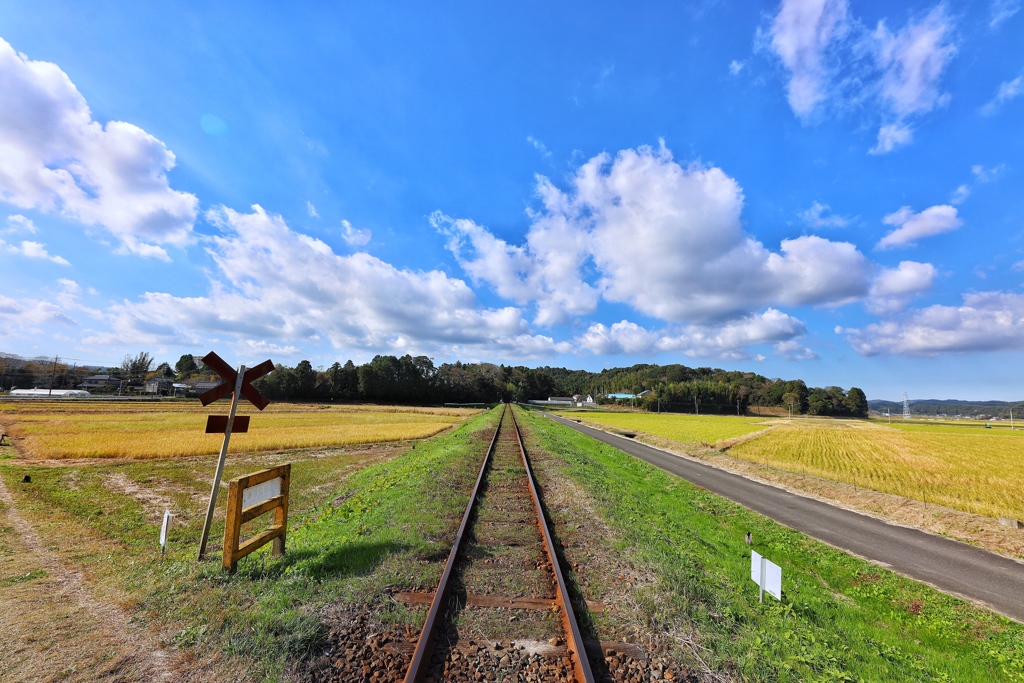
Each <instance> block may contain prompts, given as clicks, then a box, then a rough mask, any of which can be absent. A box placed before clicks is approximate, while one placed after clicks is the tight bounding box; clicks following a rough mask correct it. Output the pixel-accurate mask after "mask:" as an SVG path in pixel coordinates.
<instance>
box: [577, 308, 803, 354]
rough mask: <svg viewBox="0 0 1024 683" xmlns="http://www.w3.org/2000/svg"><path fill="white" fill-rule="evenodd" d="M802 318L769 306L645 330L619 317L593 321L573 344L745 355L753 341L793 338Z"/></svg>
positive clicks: (610, 350) (598, 349) (606, 350)
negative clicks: (714, 321) (710, 321)
mask: <svg viewBox="0 0 1024 683" xmlns="http://www.w3.org/2000/svg"><path fill="white" fill-rule="evenodd" d="M806 331H807V329H806V327H805V325H804V324H803V322H801V321H800V320H798V319H797V318H794V317H793V316H791V315H788V314H786V313H783V312H781V311H778V310H775V309H772V308H769V309H768V310H766V311H765V312H764V313H761V314H753V315H749V316H746V317H744V318H742V319H739V320H733V321H730V322H728V323H725V324H722V325H686V326H683V327H682V328H680V329H678V330H668V329H666V330H660V331H653V330H648V329H646V328H644V327H642V326H640V325H638V324H636V323H634V322H631V321H628V320H622V321H620V322H617V323H614V324H612V325H610V326H608V325H604V324H603V323H594V324H592V325H590V327H589V328H587V330H586V331H585V332H584V333H583V334H581V335H580V336H579V337H578V338H577V339H576V340H575V344H576V345H577V346H578V347H579V348H582V349H584V350H586V351H590V352H591V353H594V354H596V355H613V354H643V355H652V354H656V353H662V352H672V353H683V354H685V355H687V356H690V357H694V358H719V359H745V358H750V355H749V353H748V352H747V348H748V347H750V346H754V345H757V344H778V343H783V342H790V341H793V340H794V339H795V338H796V337H800V336H802V335H804V334H805V333H806Z"/></svg>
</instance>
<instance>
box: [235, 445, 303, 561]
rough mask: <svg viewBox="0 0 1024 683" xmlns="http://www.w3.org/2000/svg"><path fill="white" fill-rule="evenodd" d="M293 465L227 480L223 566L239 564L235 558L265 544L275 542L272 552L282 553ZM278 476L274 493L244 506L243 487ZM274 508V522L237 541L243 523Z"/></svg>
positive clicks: (243, 555)
mask: <svg viewBox="0 0 1024 683" xmlns="http://www.w3.org/2000/svg"><path fill="white" fill-rule="evenodd" d="M291 476H292V465H291V463H287V464H285V465H279V466H277V467H271V468H270V469H266V470H260V471H259V472H253V473H252V474H246V475H244V476H241V477H236V478H235V479H232V480H231V481H230V482H228V512H227V520H226V521H225V524H224V569H227V570H228V571H230V572H233V571H235V569H237V568H238V561H239V560H240V559H242V558H243V557H245V556H246V555H248V554H249V553H251V552H253V551H254V550H257V549H259V548H261V547H262V546H264V545H266V544H267V543H269V542H270V541H273V542H274V555H284V544H285V536H286V534H287V529H288V488H289V485H290V483H291ZM274 479H280V480H281V484H280V490H279V492H278V493H277V494H276V495H272V496H271V497H269V498H267V499H265V500H262V501H259V502H256V503H255V504H253V505H250V506H249V507H246V508H243V507H242V505H243V504H244V503H243V502H242V501H243V499H244V495H245V490H246V489H249V488H252V487H254V486H257V485H259V484H263V483H265V482H269V481H273V480H274ZM271 511H273V512H274V524H273V525H272V526H271V527H270V528H269V529H267V530H266V531H261V532H260V533H258V534H256V535H255V536H253V537H252V538H250V539H249V540H247V541H245V542H244V543H242V544H241V545H239V539H240V538H241V533H242V525H243V524H245V523H246V522H248V521H250V520H253V519H255V518H257V517H259V516H261V515H264V514H266V513H268V512H271Z"/></svg>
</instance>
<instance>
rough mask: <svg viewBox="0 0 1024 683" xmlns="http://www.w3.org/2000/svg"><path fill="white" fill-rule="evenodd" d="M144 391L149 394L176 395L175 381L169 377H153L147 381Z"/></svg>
mask: <svg viewBox="0 0 1024 683" xmlns="http://www.w3.org/2000/svg"><path fill="white" fill-rule="evenodd" d="M142 390H143V391H144V392H146V393H147V394H158V395H160V396H167V395H169V394H173V393H174V380H173V379H170V378H169V377H153V378H152V379H147V380H146V383H145V384H144V385H143V389H142Z"/></svg>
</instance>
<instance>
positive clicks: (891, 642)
mask: <svg viewBox="0 0 1024 683" xmlns="http://www.w3.org/2000/svg"><path fill="white" fill-rule="evenodd" d="M523 423H524V424H525V425H526V427H527V428H528V429H530V430H532V432H533V438H534V439H536V441H537V443H539V444H540V445H542V446H543V447H544V448H545V449H546V450H547V451H548V452H549V453H551V454H552V455H555V456H557V457H558V458H560V459H561V460H562V461H563V462H564V465H563V466H562V470H563V472H564V473H565V474H566V475H567V476H569V477H570V478H571V479H572V480H574V481H575V482H576V484H577V485H579V486H580V487H582V488H583V489H584V490H585V491H587V493H588V494H589V495H590V496H591V497H592V498H593V500H594V501H595V502H596V505H597V511H598V513H599V514H600V515H601V516H602V517H603V518H604V519H605V520H606V521H607V522H608V524H609V525H610V526H611V527H612V528H613V529H614V530H615V531H617V532H618V533H619V534H620V537H621V541H620V542H621V545H622V547H621V552H622V553H624V554H628V555H629V556H631V557H636V558H639V559H640V560H642V561H643V562H644V563H646V564H647V565H648V566H650V567H652V568H653V571H654V572H655V573H656V575H657V579H658V584H657V585H656V586H655V588H653V589H648V590H647V592H646V594H643V595H640V596H638V602H639V604H640V606H641V609H642V610H643V611H644V613H645V614H644V616H645V617H646V619H647V621H648V622H649V623H651V624H652V625H654V626H655V627H658V628H664V629H666V630H668V629H671V628H679V627H680V625H685V624H689V625H691V626H692V627H693V628H694V629H696V631H697V633H698V636H697V639H698V642H699V643H700V644H701V646H702V647H704V648H706V650H703V653H704V656H705V658H706V660H707V661H708V662H709V663H710V664H711V665H712V666H713V667H714V668H733V667H735V670H736V671H737V672H738V673H739V675H740V677H741V678H742V679H744V680H752V681H798V680H814V681H886V682H889V681H907V682H908V683H909V682H911V681H913V682H917V681H954V680H955V681H979V682H982V681H984V682H986V683H987V682H990V681H1024V626H1022V625H1021V624H1018V623H1016V622H1013V621H1010V620H1008V619H1005V618H1003V617H1000V616H998V615H996V614H994V613H992V612H990V611H988V610H984V609H980V608H977V607H974V606H972V605H970V604H968V603H966V602H963V601H961V600H958V599H956V598H953V597H950V596H948V595H945V594H943V593H941V592H939V591H936V590H934V589H932V588H929V587H928V586H925V585H924V584H921V583H918V582H915V581H911V580H909V579H906V578H903V577H901V576H899V575H897V574H895V573H893V572H890V571H887V570H884V569H881V568H879V567H877V566H875V565H872V564H870V563H868V562H865V561H863V560H859V559H857V558H854V557H852V556H850V555H848V554H846V553H844V552H841V551H838V550H835V549H834V548H831V547H829V546H827V545H825V544H823V543H820V542H818V541H815V540H813V539H810V538H808V537H807V536H804V535H802V534H799V533H797V532H794V531H792V530H790V529H787V528H785V527H783V526H781V525H779V524H776V523H774V522H772V521H771V520H769V519H767V518H765V517H762V516H760V515H756V514H754V513H751V512H749V511H747V510H746V509H744V508H742V507H740V506H738V505H735V504H733V503H731V502H729V501H727V500H725V499H723V498H721V497H719V496H716V495H714V494H711V493H710V492H708V491H706V490H704V489H701V488H699V487H696V486H693V485H691V484H689V483H687V482H685V481H683V480H681V479H679V478H677V477H675V476H672V475H670V474H668V473H665V472H663V471H661V470H658V469H657V468H655V467H653V466H651V465H648V464H647V463H644V462H642V461H640V460H638V459H636V458H633V457H630V456H628V455H626V454H624V453H622V452H621V451H618V450H616V449H614V448H611V447H609V446H605V445H604V444H601V443H599V442H597V441H595V440H593V439H590V438H588V437H586V436H584V435H582V434H580V433H578V432H575V431H573V430H570V429H568V428H566V427H564V426H562V425H559V424H557V423H555V422H554V421H553V420H547V419H543V418H541V417H539V416H538V415H536V414H531V415H529V416H528V417H526V418H525V419H524V420H523ZM748 531H750V532H752V533H753V535H754V540H755V543H754V545H753V547H754V549H756V550H758V551H759V552H761V553H762V554H764V555H766V556H767V557H768V558H769V559H771V560H772V561H774V562H776V563H778V564H779V565H780V566H781V567H782V571H783V600H782V601H781V602H778V601H775V600H774V599H773V598H770V597H766V598H765V603H764V604H759V603H758V602H757V588H756V586H755V585H754V583H753V582H752V581H750V578H749V576H750V548H748V547H747V546H746V544H745V543H744V535H745V534H746V532H748Z"/></svg>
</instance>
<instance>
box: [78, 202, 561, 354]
mask: <svg viewBox="0 0 1024 683" xmlns="http://www.w3.org/2000/svg"><path fill="white" fill-rule="evenodd" d="M207 220H208V221H209V222H210V223H211V224H213V225H215V226H216V227H218V228H219V229H220V230H221V233H222V234H221V235H220V236H217V237H214V238H211V240H210V242H209V246H208V252H209V253H210V255H211V257H212V258H213V259H214V261H215V262H216V264H217V267H218V268H219V271H220V277H219V278H218V279H216V280H214V281H212V282H211V289H210V292H209V294H207V295H206V296H196V297H178V296H174V295H172V294H168V293H160V292H147V293H146V294H144V295H143V296H142V297H140V298H139V299H137V300H135V301H124V302H122V303H120V304H117V305H115V306H113V307H112V309H111V311H110V319H111V320H110V325H109V327H110V331H104V332H97V333H93V334H91V335H89V336H86V337H85V339H84V341H85V343H88V344H117V345H119V346H120V345H123V344H126V343H135V344H143V343H148V344H167V345H182V346H188V345H194V344H197V343H200V342H204V341H206V340H208V339H211V338H226V339H228V340H230V341H231V343H234V344H239V345H243V346H244V345H247V344H249V343H250V342H251V341H252V340H263V341H265V342H266V343H268V344H276V345H278V346H277V348H279V349H285V348H289V347H292V346H297V345H300V344H299V342H301V341H305V340H310V339H314V338H317V339H318V338H326V339H327V340H329V342H330V343H331V344H332V345H333V346H334V347H335V348H337V349H351V348H363V349H369V350H374V351H381V352H393V353H406V352H411V353H415V352H423V353H430V352H437V351H441V352H446V351H447V352H451V351H452V350H454V349H463V350H465V349H476V350H480V349H483V350H485V351H486V352H487V353H488V354H491V355H495V354H503V355H505V356H510V357H515V356H520V357H521V356H523V355H527V353H526V352H525V351H524V350H527V349H529V350H530V351H529V353H530V354H537V355H541V354H542V353H547V354H550V353H554V352H557V351H559V350H561V349H564V348H565V347H564V346H560V345H558V344H557V343H555V342H554V341H553V340H551V339H550V338H548V337H542V336H539V335H532V334H530V331H529V326H528V325H527V323H526V322H525V321H524V320H523V318H522V315H521V314H520V312H519V311H518V310H517V309H515V308H511V307H506V308H481V307H480V306H478V304H477V302H476V297H475V295H474V294H473V292H472V290H470V288H469V287H468V286H467V285H466V283H465V282H463V281H462V280H457V279H452V278H449V277H448V276H447V275H445V274H444V273H442V272H440V271H429V272H423V271H409V270H400V269H398V268H395V267H394V266H392V265H391V264H388V263H385V262H383V261H381V260H380V259H378V258H375V257H373V256H371V255H369V254H366V253H364V252H358V253H355V254H351V255H347V256H342V255H338V254H336V253H334V251H333V250H332V249H331V248H330V247H329V246H328V245H327V244H325V243H324V242H322V241H320V240H318V239H316V238H313V237H310V236H308V235H304V234H302V233H299V232H295V231H293V230H291V229H290V228H289V227H288V226H287V225H286V224H285V222H284V220H283V219H282V218H281V217H280V216H276V215H271V214H267V213H266V212H265V211H264V210H263V209H262V208H260V207H259V206H254V207H253V209H252V212H251V213H244V214H243V213H238V212H235V211H233V210H231V209H228V208H225V207H220V208H217V209H215V210H211V211H210V212H208V213H207ZM239 348H242V346H240V347H239ZM268 348H269V347H268ZM257 355H258V354H257Z"/></svg>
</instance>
